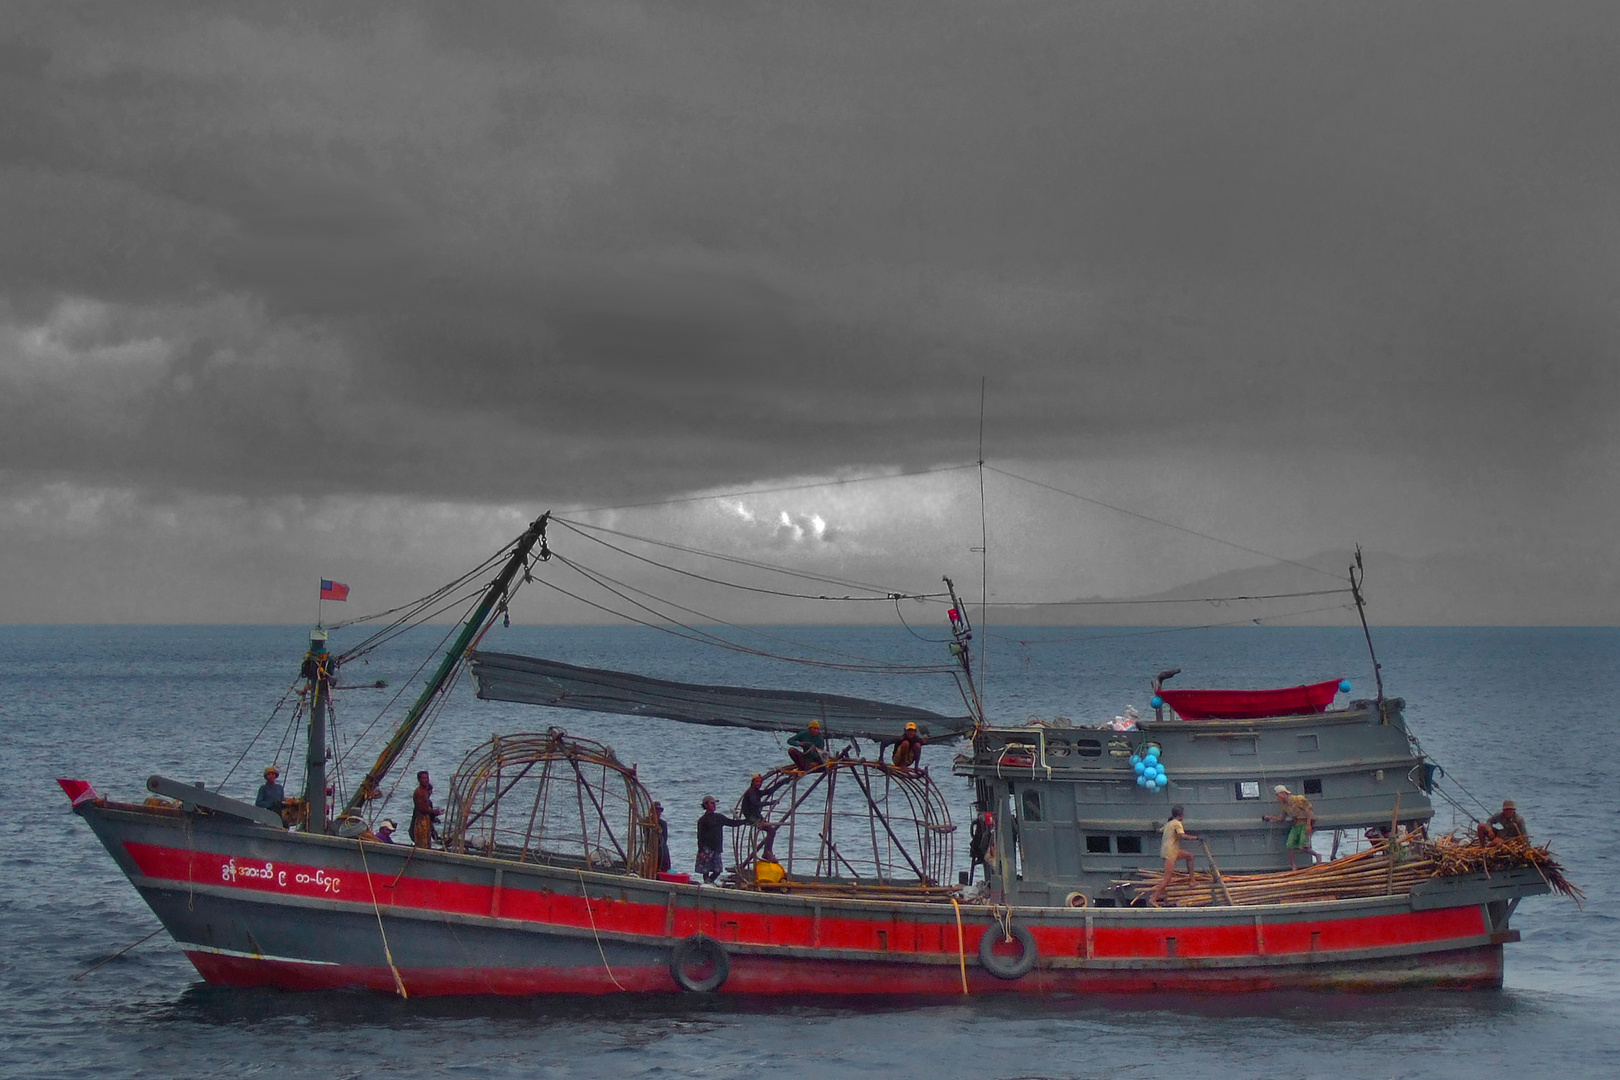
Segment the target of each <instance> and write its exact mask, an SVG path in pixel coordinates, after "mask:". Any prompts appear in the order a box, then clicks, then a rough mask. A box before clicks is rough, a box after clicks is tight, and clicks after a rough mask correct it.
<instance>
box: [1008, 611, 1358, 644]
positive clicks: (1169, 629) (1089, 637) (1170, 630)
mask: <svg viewBox="0 0 1620 1080" xmlns="http://www.w3.org/2000/svg"><path fill="white" fill-rule="evenodd" d="M1349 610H1350V607H1349V605H1348V604H1328V605H1327V606H1326V607H1315V608H1309V609H1307V610H1305V611H1287V612H1283V613H1282V614H1280V615H1264V616H1260V617H1258V618H1247V619H1233V620H1231V621H1229V622H1218V623H1205V624H1203V625H1202V626H1156V627H1153V628H1152V629H1150V630H1139V631H1135V632H1132V633H1129V634H1079V635H1076V636H1071V637H1054V638H1015V637H1012V636H1010V635H1006V634H995V635H994V636H996V637H998V638H1001V639H1002V640H1003V641H1013V642H1017V643H1018V644H1019V645H1023V646H1026V647H1027V646H1030V645H1057V644H1063V643H1067V642H1074V641H1117V640H1120V639H1122V638H1136V637H1153V636H1155V635H1158V634H1181V633H1186V632H1187V631H1190V630H1217V629H1220V628H1221V627H1226V626H1249V625H1252V624H1256V623H1262V622H1265V621H1269V620H1273V619H1298V618H1303V617H1304V616H1306V615H1319V614H1321V613H1322V612H1324V611H1349Z"/></svg>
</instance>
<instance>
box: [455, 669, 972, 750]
mask: <svg viewBox="0 0 1620 1080" xmlns="http://www.w3.org/2000/svg"><path fill="white" fill-rule="evenodd" d="M472 673H473V679H474V681H475V683H476V685H477V688H478V696H479V697H481V698H484V699H485V700H487V701H516V702H523V703H526V704H529V705H550V706H552V707H554V708H559V709H584V710H587V711H590V712H603V713H625V714H629V715H632V716H659V717H664V718H666V719H669V720H679V721H682V722H683V723H687V724H708V725H712V726H716V727H744V728H752V729H753V730H755V731H802V730H804V728H805V725H807V724H808V723H809V722H810V721H812V720H819V721H821V726H822V731H823V734H825V735H831V736H844V737H855V738H862V739H873V740H877V741H892V740H895V739H898V738H899V737H900V736H901V734H902V733H904V731H905V727H906V724H907V723H908V722H910V723H914V724H916V725H917V730H918V731H919V732H920V733H921V734H922V736H923V737H924V738H925V739H933V740H936V741H937V740H940V739H949V738H954V737H956V736H958V735H961V734H963V733H964V732H967V731H970V730H972V728H973V719H972V718H971V717H967V716H943V715H941V714H939V713H936V712H930V711H929V710H927V709H916V708H912V707H910V706H907V705H891V704H889V703H887V702H883V701H868V700H866V699H864V698H851V697H840V696H839V695H837V694H819V693H811V692H807V691H802V690H760V689H753V688H750V687H741V686H701V685H697V684H693V683H678V682H668V681H666V680H664V679H653V678H648V677H647V676H645V675H633V674H630V673H629V672H624V671H607V670H603V669H600V668H587V667H576V666H575V665H573V664H565V663H562V662H561V661H559V660H545V659H542V658H540V657H536V656H515V655H513V654H511V653H486V652H477V653H474V654H473V658H472Z"/></svg>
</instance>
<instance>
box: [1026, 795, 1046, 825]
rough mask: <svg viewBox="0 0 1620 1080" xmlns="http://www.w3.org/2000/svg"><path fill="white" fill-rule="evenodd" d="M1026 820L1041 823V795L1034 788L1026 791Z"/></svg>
mask: <svg viewBox="0 0 1620 1080" xmlns="http://www.w3.org/2000/svg"><path fill="white" fill-rule="evenodd" d="M1023 794H1024V820H1025V821H1041V820H1043V819H1042V817H1041V793H1040V792H1039V791H1036V790H1035V789H1034V788H1025V789H1024V793H1023Z"/></svg>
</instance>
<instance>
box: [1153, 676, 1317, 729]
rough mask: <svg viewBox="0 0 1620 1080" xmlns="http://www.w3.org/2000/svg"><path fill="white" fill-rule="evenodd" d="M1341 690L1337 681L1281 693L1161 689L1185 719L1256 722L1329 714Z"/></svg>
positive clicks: (1300, 687) (1283, 690) (1160, 693)
mask: <svg viewBox="0 0 1620 1080" xmlns="http://www.w3.org/2000/svg"><path fill="white" fill-rule="evenodd" d="M1338 691H1339V680H1338V679H1334V680H1332V681H1331V682H1319V683H1311V684H1310V685H1309V686H1285V687H1283V688H1281V689H1279V690H1160V691H1159V696H1160V697H1162V698H1163V699H1164V702H1165V704H1166V705H1169V706H1170V707H1171V708H1172V709H1174V710H1176V712H1177V713H1178V714H1179V715H1180V716H1181V718H1182V719H1183V720H1256V719H1259V718H1261V717H1265V716H1303V715H1306V714H1308V713H1319V712H1326V711H1327V707H1328V706H1329V705H1331V704H1333V695H1334V694H1336V693H1338Z"/></svg>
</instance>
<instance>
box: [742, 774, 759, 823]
mask: <svg viewBox="0 0 1620 1080" xmlns="http://www.w3.org/2000/svg"><path fill="white" fill-rule="evenodd" d="M764 785H765V777H764V775H762V774H761V773H755V774H754V778H753V779H752V780H750V781H749V782H748V790H747V791H745V792H743V793H742V801H741V802H740V803H739V804H738V809H739V810H741V811H742V816H743V820H744V821H746V822H748V823H749V824H750V825H755V824H758V823H759V822H761V821H763V820H764V819H765V786H764Z"/></svg>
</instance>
